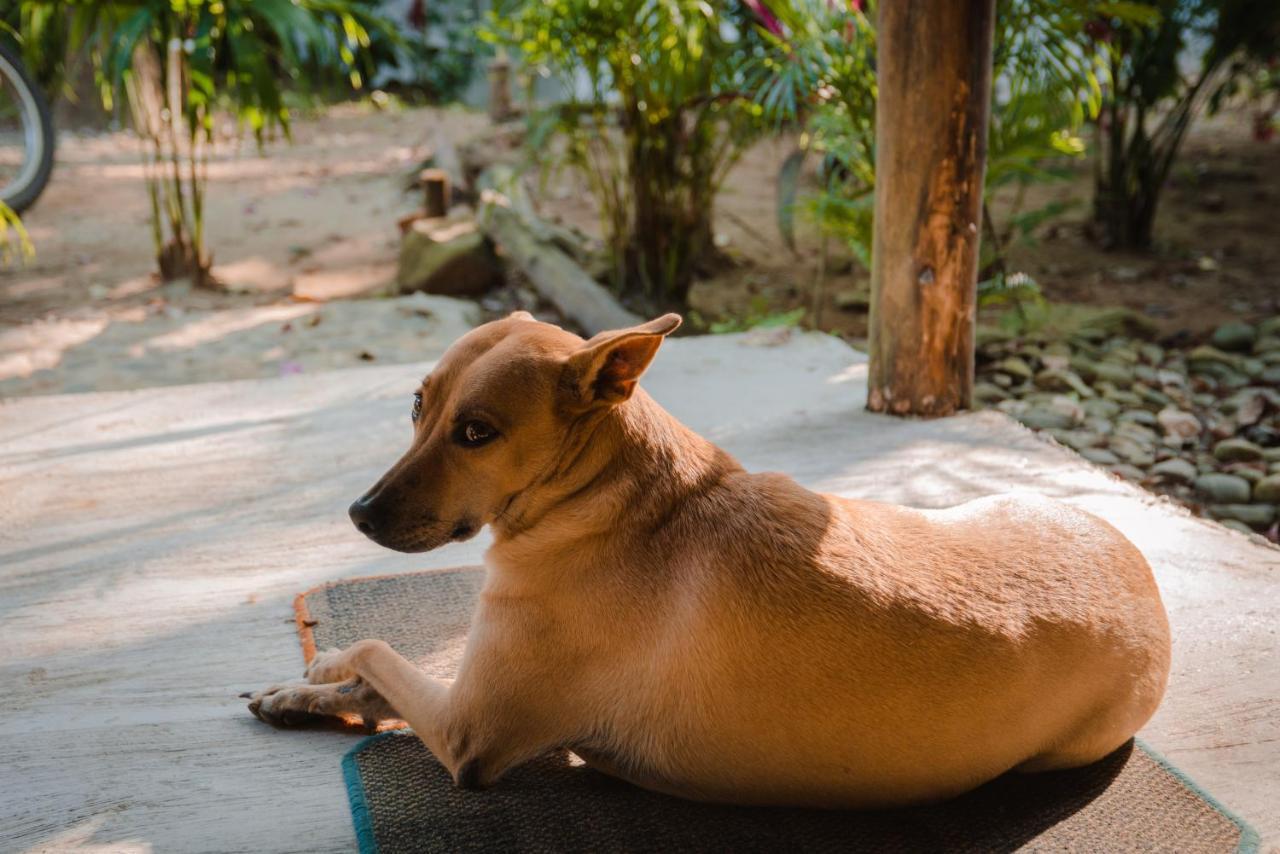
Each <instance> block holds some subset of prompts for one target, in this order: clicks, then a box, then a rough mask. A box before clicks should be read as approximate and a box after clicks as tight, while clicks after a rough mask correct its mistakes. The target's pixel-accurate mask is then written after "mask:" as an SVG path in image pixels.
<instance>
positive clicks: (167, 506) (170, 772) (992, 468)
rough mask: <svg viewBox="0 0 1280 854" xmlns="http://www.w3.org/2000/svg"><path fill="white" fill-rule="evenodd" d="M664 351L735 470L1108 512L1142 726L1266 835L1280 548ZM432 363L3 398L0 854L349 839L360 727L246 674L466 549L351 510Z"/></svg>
mask: <svg viewBox="0 0 1280 854" xmlns="http://www.w3.org/2000/svg"><path fill="white" fill-rule="evenodd" d="M749 341H750V339H749V338H747V339H744V337H743V336H719V337H709V338H691V339H682V340H675V341H671V342H669V343H668V345H667V346H666V347H665V348H664V349H663V351H662V352H661V353H660V354H659V356H658V360H657V363H656V364H655V366H654V368H653V370H652V372H651V374H650V375H649V376H648V377H647V378H646V380H645V385H646V387H647V388H649V390H650V391H651V393H652V394H653V395H654V396H655V397H656V398H657V399H658V400H659V401H661V402H662V403H664V404H665V405H667V406H668V408H670V409H671V410H672V411H673V412H674V413H675V414H676V415H677V416H679V417H680V418H682V419H684V420H685V421H686V422H687V423H689V424H690V425H691V426H693V427H694V428H696V429H698V430H700V431H702V432H703V433H704V434H706V435H707V436H709V437H710V438H712V439H713V440H715V441H717V442H719V443H720V444H721V445H723V446H725V447H726V448H727V449H729V450H730V451H732V452H733V453H735V454H737V455H738V456H739V458H740V459H741V460H742V461H743V462H744V463H745V464H746V465H748V466H749V467H751V468H755V469H773V470H781V471H785V472H789V473H790V474H792V475H794V476H795V477H796V478H798V479H799V480H800V481H802V482H803V483H805V484H806V485H808V486H811V487H814V488H818V489H822V490H827V491H834V492H840V493H844V494H847V495H856V496H864V497H873V498H879V499H885V500H891V501H899V502H904V503H908V504H914V505H919V506H944V505H948V504H952V503H955V502H958V501H961V500H964V499H967V498H970V497H973V496H977V495H982V494H986V493H991V492H997V491H1008V490H1011V489H1027V490H1034V491H1037V492H1043V493H1046V494H1050V495H1055V496H1060V497H1065V498H1067V499H1068V500H1070V501H1072V502H1075V503H1078V504H1080V505H1081V506H1084V507H1087V508H1089V509H1090V510H1092V511H1094V512H1096V513H1098V514H1100V515H1102V516H1103V517H1105V518H1107V519H1109V520H1110V521H1111V522H1113V523H1114V524H1115V525H1117V526H1118V527H1119V528H1121V529H1122V530H1123V531H1124V532H1125V533H1126V534H1127V535H1128V536H1129V537H1131V538H1132V539H1133V540H1134V541H1135V542H1136V543H1137V544H1138V545H1139V546H1140V547H1141V548H1142V550H1143V551H1144V552H1145V553H1146V555H1147V556H1148V558H1149V559H1150V561H1151V563H1152V565H1153V566H1154V567H1155V571H1156V574H1157V576H1158V578H1159V581H1160V584H1161V588H1162V590H1163V592H1164V596H1165V602H1166V605H1167V606H1168V609H1169V612H1170V617H1171V620H1172V623H1173V631H1174V673H1173V677H1172V680H1171V683H1170V687H1169V693H1168V696H1167V697H1166V699H1165V702H1164V705H1163V706H1162V708H1161V710H1160V712H1159V713H1158V714H1157V716H1156V717H1155V719H1154V720H1153V721H1152V722H1151V724H1150V725H1149V726H1148V727H1147V728H1146V729H1145V731H1144V732H1143V733H1142V737H1143V738H1144V739H1145V740H1146V741H1147V742H1148V743H1149V744H1151V745H1152V746H1154V747H1155V748H1156V749H1157V750H1159V751H1160V752H1162V753H1164V754H1165V755H1166V756H1167V757H1169V758H1170V759H1171V760H1172V761H1173V762H1174V763H1176V764H1177V765H1178V766H1180V767H1181V768H1182V769H1184V770H1185V771H1186V772H1187V773H1188V774H1190V775H1191V776H1192V777H1193V778H1194V779H1196V780H1197V781H1198V782H1199V783H1200V784H1201V785H1203V786H1204V787H1205V788H1206V789H1207V790H1208V791H1209V792H1211V793H1212V794H1214V795H1215V796H1217V797H1218V798H1219V799H1220V800H1222V801H1223V802H1224V803H1225V804H1227V805H1228V806H1229V807H1230V808H1232V809H1233V810H1235V811H1237V812H1238V813H1239V814H1240V815H1241V816H1242V817H1244V818H1245V819H1246V820H1248V821H1250V822H1251V823H1252V824H1253V825H1254V826H1255V827H1256V828H1257V829H1258V830H1259V831H1260V832H1261V834H1262V836H1263V839H1264V850H1268V848H1267V845H1268V844H1275V843H1276V842H1277V841H1280V655H1277V634H1276V633H1277V626H1280V550H1275V549H1272V548H1270V547H1268V546H1265V545H1262V544H1260V543H1259V542H1257V541H1254V540H1250V539H1249V538H1246V537H1244V536H1241V535H1239V534H1236V533H1233V532H1230V531H1228V530H1226V529H1224V528H1221V527H1219V526H1216V525H1214V524H1211V523H1208V522H1204V521H1201V520H1198V519H1195V518H1192V517H1190V516H1189V515H1187V514H1186V513H1184V512H1183V511H1181V510H1179V509H1177V508H1175V507H1173V506H1171V505H1169V504H1167V503H1165V502H1163V501H1160V500H1158V499H1156V498H1155V497H1153V496H1151V495H1148V494H1146V493H1143V492H1141V491H1139V490H1138V489H1136V488H1134V487H1132V486H1130V485H1128V484H1125V483H1122V482H1120V481H1118V480H1116V479H1113V478H1111V477H1110V476H1108V475H1106V474H1105V473H1103V472H1101V471H1100V470H1098V469H1095V468H1093V467H1092V466H1090V465H1089V464H1087V463H1085V462H1084V461H1083V460H1081V459H1080V458H1078V457H1076V456H1074V455H1073V454H1071V453H1069V452H1067V451H1065V450H1063V449H1060V448H1058V447H1056V446H1052V445H1050V444H1047V443H1045V442H1043V441H1041V440H1040V439H1038V438H1037V437H1035V436H1034V435H1033V434H1031V433H1029V432H1027V431H1026V430H1024V429H1023V428H1021V427H1019V426H1017V425H1016V424H1014V423H1012V422H1011V421H1009V420H1008V419H1006V418H1004V417H1003V416H1000V415H997V414H995V413H982V414H975V415H966V416H963V417H959V418H952V419H947V420H943V421H932V422H910V421H908V422H904V421H898V420H892V419H887V418H883V417H879V416H873V415H870V414H868V413H866V412H865V411H864V410H863V408H862V407H863V401H864V397H865V393H866V383H865V365H864V364H863V357H862V356H861V355H860V354H858V353H856V352H854V351H853V350H850V349H849V348H847V347H846V346H844V345H843V344H841V343H840V342H838V341H836V340H835V339H832V338H828V337H825V336H821V335H804V336H797V337H795V338H793V339H792V340H791V341H789V342H788V343H785V344H783V345H781V346H775V347H767V346H761V345H760V344H759V343H754V344H753V343H748V342H749ZM424 370H425V366H424V365H416V366H394V367H378V368H362V369H356V370H350V371H341V372H334V373H328V374H318V375H307V376H295V377H286V378H282V379H277V380H251V381H244V382H236V383H220V384H207V385H199V386H186V387H177V388H166V389H149V390H145V391H139V392H119V393H109V394H85V395H72V396H63V397H48V398H32V399H25V400H17V401H10V402H8V403H5V404H3V405H0V685H2V686H3V691H0V719H2V721H3V725H2V726H0V850H3V851H10V850H12V851H27V850H111V851H151V850H155V851H194V850H201V851H205V850H207V851H215V850H216V851H299V850H305V851H340V850H350V849H351V848H352V847H353V845H354V837H353V834H352V830H351V821H350V817H349V814H348V811H347V801H346V796H345V793H344V790H343V785H342V778H341V774H340V772H339V765H338V760H339V756H340V755H341V754H342V753H343V752H344V751H345V750H347V749H348V748H349V747H350V746H351V745H352V744H353V741H354V739H353V737H351V736H347V735H342V734H336V733H332V732H278V731H275V730H272V729H270V728H268V727H266V726H265V725H263V724H260V723H258V722H257V721H256V720H254V719H253V718H252V717H250V716H249V714H248V712H247V711H245V708H244V701H243V700H240V699H238V698H237V696H236V695H237V694H238V693H239V692H240V691H244V690H247V689H252V688H257V687H260V686H262V685H265V684H268V683H271V682H275V681H278V680H280V679H282V678H285V677H293V676H295V675H298V674H299V673H300V671H301V665H302V660H301V654H300V650H299V647H298V642H297V638H296V636H295V634H294V630H293V623H292V613H291V607H290V600H291V597H292V596H293V594H294V593H296V592H298V591H300V590H302V589H305V588H307V587H310V586H312V585H315V584H317V583H320V582H322V581H325V580H328V579H335V578H340V577H347V576H355V575H367V574H372V573H380V572H402V571H409V570H415V569H421V568H425V567H433V566H445V565H452V564H465V563H473V562H477V561H478V559H479V557H480V554H481V552H482V551H483V549H484V547H485V545H486V541H485V539H484V538H483V537H481V538H478V539H477V540H475V541H472V542H471V543H467V544H461V545H453V546H449V547H446V548H444V549H442V550H440V551H438V552H435V553H431V554H428V555H418V556H409V555H401V554H395V553H392V552H388V551H384V550H380V549H379V548H377V547H376V546H374V545H373V544H372V543H370V542H368V541H367V540H365V539H364V538H363V537H361V536H359V535H358V534H356V532H355V531H354V530H353V529H352V528H351V526H350V524H349V523H348V522H347V520H346V514H345V508H346V505H347V504H348V503H349V502H350V501H351V499H352V498H354V497H355V496H356V495H358V494H359V493H360V492H361V491H362V490H363V489H364V488H365V487H366V486H368V485H369V484H370V483H372V482H373V481H374V480H375V479H376V477H377V476H378V475H379V474H381V472H382V471H383V470H384V468H385V467H386V466H387V465H388V464H389V463H390V462H391V461H393V460H394V459H395V458H396V457H397V456H398V455H399V453H400V451H401V450H402V449H403V447H404V446H405V444H406V443H407V440H408V437H409V421H408V413H409V394H410V392H411V391H412V389H413V387H414V385H415V382H416V380H417V378H418V377H419V376H420V375H421V374H422V373H423V372H424Z"/></svg>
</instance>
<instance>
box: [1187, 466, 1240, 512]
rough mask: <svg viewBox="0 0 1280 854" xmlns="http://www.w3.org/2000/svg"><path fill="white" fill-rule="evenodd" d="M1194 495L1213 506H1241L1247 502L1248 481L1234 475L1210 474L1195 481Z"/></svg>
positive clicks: (1203, 475)
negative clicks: (1211, 503)
mask: <svg viewBox="0 0 1280 854" xmlns="http://www.w3.org/2000/svg"><path fill="white" fill-rule="evenodd" d="M1195 487H1196V494H1197V495H1199V496H1200V497H1201V498H1203V499H1205V500H1206V501H1210V502H1213V503H1214V504H1243V503H1245V502H1247V501H1248V500H1249V481H1247V480H1245V479H1244V478H1242V477H1238V476H1236V475H1234V474H1221V473H1219V472H1210V473H1209V474H1202V475H1200V476H1199V477H1197V478H1196V480H1195Z"/></svg>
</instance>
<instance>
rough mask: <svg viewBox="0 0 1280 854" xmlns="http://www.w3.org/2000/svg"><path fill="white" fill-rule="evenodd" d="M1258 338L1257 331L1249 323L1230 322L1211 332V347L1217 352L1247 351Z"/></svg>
mask: <svg viewBox="0 0 1280 854" xmlns="http://www.w3.org/2000/svg"><path fill="white" fill-rule="evenodd" d="M1257 337H1258V330H1257V328H1256V327H1254V326H1253V324H1251V323H1244V322H1242V321H1239V320H1232V321H1230V322H1228V323H1224V324H1222V325H1221V326H1219V327H1218V328H1217V329H1215V330H1213V338H1212V341H1213V346H1215V347H1217V348H1218V349H1219V350H1226V351H1229V352H1238V351H1244V350H1248V349H1249V348H1250V347H1252V346H1253V342H1254V341H1255V340H1256V339H1257Z"/></svg>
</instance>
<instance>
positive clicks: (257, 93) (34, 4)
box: [0, 0, 395, 283]
mask: <svg viewBox="0 0 1280 854" xmlns="http://www.w3.org/2000/svg"><path fill="white" fill-rule="evenodd" d="M0 13H3V17H4V18H5V19H6V20H8V19H10V18H13V17H17V18H18V20H19V23H20V28H19V32H20V33H21V38H22V46H23V50H24V54H25V55H26V56H27V57H29V59H30V60H31V61H32V64H33V67H35V68H37V69H42V74H43V76H44V79H45V81H46V82H47V83H49V84H52V85H56V84H57V82H58V81H59V79H60V78H61V75H62V73H63V72H62V71H61V61H62V57H65V56H67V55H73V54H84V55H88V56H89V57H91V59H92V60H93V62H94V65H95V69H96V76H97V79H98V82H99V87H100V90H101V93H102V97H103V100H104V103H105V104H106V106H107V107H108V109H111V108H113V107H114V106H115V104H116V103H118V102H120V101H121V100H123V102H124V103H126V104H127V106H128V113H129V115H130V117H131V119H132V123H133V126H134V129H135V130H136V131H137V133H138V134H139V135H140V136H141V137H142V139H143V140H144V142H145V145H146V149H147V160H146V177H147V181H146V183H147V190H148V193H149V195H150V199H151V211H152V218H151V224H152V238H153V241H154V243H155V250H156V257H157V261H158V264H159V268H160V273H161V275H162V276H163V277H164V278H176V277H182V276H190V277H192V278H193V279H194V280H195V281H196V282H199V283H206V282H208V281H210V267H211V264H212V259H211V256H210V254H209V251H208V248H207V247H206V245H205V232H204V225H205V222H204V200H205V192H206V187H207V184H208V172H207V165H208V158H209V153H210V150H211V148H212V147H213V145H214V144H215V136H214V122H215V117H216V116H218V115H219V114H227V115H230V116H233V117H234V118H235V119H236V121H237V122H238V123H239V124H240V126H241V127H243V128H246V129H248V130H249V131H250V132H251V133H252V134H253V135H254V137H255V138H256V139H257V140H258V142H259V143H260V144H261V143H262V142H264V141H265V140H266V139H268V138H269V137H271V136H272V135H274V134H275V133H277V132H279V133H281V134H284V135H286V136H287V135H288V133H289V119H290V111H289V107H288V103H287V93H289V92H291V91H294V90H298V89H306V88H308V87H309V86H312V85H314V84H315V76H313V75H311V74H308V73H307V72H308V71H314V70H315V69H331V70H334V71H335V72H336V73H339V74H341V75H342V77H344V78H345V79H346V80H347V81H348V83H349V85H350V86H352V87H355V88H359V87H361V86H362V85H363V83H364V80H365V79H366V78H367V76H368V74H369V73H370V71H371V70H372V67H373V55H372V53H371V52H370V46H371V33H374V32H380V33H381V34H382V35H383V36H385V37H387V38H395V34H394V31H393V30H391V28H390V27H388V26H387V24H386V23H385V22H384V21H383V19H381V18H380V17H378V16H377V15H376V14H375V13H374V12H372V11H371V10H370V8H369V7H368V5H367V4H364V3H359V2H352V0H137V1H136V2H76V0H63V2H54V0H23V2H20V3H10V4H8V5H7V6H6V7H5V8H4V9H0ZM51 50H56V51H58V53H56V54H51V53H49V51H51ZM52 57H57V58H56V59H54V58H52Z"/></svg>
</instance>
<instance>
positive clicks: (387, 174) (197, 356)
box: [0, 106, 485, 396]
mask: <svg viewBox="0 0 1280 854" xmlns="http://www.w3.org/2000/svg"><path fill="white" fill-rule="evenodd" d="M484 122H485V119H484V118H483V117H482V116H478V115H476V114H473V113H468V112H465V111H462V110H425V109H424V110H406V111H401V112H377V111H374V110H372V109H371V108H369V107H355V106H343V107H338V108H334V109H331V110H329V111H327V112H326V113H325V114H323V115H320V116H316V117H311V118H303V119H300V120H298V121H297V123H296V125H295V129H294V139H293V142H292V143H287V142H283V141H280V142H275V143H271V144H269V145H268V146H267V147H266V148H263V149H259V148H258V147H257V146H256V145H254V144H252V143H251V142H241V143H238V144H237V143H234V142H233V143H230V144H225V145H223V146H222V147H221V150H220V151H219V153H218V155H217V156H216V157H215V159H214V160H213V162H212V163H211V167H210V188H209V201H208V209H207V210H208V213H207V219H208V232H209V233H208V244H209V246H210V247H211V249H212V252H213V256H214V261H215V267H214V272H215V274H216V275H217V276H218V277H219V279H221V280H222V282H223V283H225V285H226V288H227V292H225V293H215V292H210V291H204V290H192V289H191V288H190V287H189V286H187V285H186V284H185V283H175V284H170V285H162V284H161V283H160V282H158V281H157V280H156V278H155V277H154V276H153V274H152V269H153V267H154V261H153V259H152V248H151V242H150V236H149V235H150V231H149V226H148V224H147V217H148V210H149V206H148V202H147V196H146V193H145V190H144V185H143V183H142V170H141V166H140V163H139V148H138V144H137V141H136V140H135V139H134V138H133V137H132V136H131V135H129V134H126V133H113V134H95V135H75V134H64V135H63V136H62V138H61V139H60V141H59V142H60V145H59V150H58V163H57V169H56V171H55V173H54V177H53V180H52V181H51V182H50V185H49V187H48V189H47V190H46V192H45V194H44V196H43V197H41V199H40V201H39V203H38V204H37V205H36V206H35V208H33V209H32V210H31V211H29V212H28V214H27V215H26V217H25V218H24V219H25V222H26V225H27V228H28V229H29V231H30V233H31V238H32V241H33V242H34V244H35V247H36V252H37V255H36V258H35V260H34V261H33V262H31V263H28V264H27V265H26V266H25V267H22V268H19V269H6V270H0V395H4V396H13V395H23V394H31V393H51V392H57V391H88V390H107V389H121V388H137V387H142V386H147V385H161V384H172V383H182V382H199V381H205V380H222V379H242V378H248V377H263V376H276V375H278V374H281V373H296V372H298V371H300V370H308V369H312V368H324V367H343V366H347V365H355V364H360V363H362V362H368V361H392V362H405V361H416V360H420V359H423V358H427V357H429V356H430V355H431V354H432V353H434V352H435V350H434V347H435V345H436V343H437V342H435V341H430V342H428V339H430V338H432V336H436V337H441V336H440V333H441V332H442V331H443V332H444V333H445V334H447V335H456V334H457V332H458V331H459V330H460V329H465V328H466V325H467V324H468V323H473V322H474V320H475V318H474V316H473V315H468V314H467V311H468V305H469V304H461V303H457V304H455V303H453V302H452V301H435V300H428V301H426V302H424V301H423V300H422V298H416V297H411V298H400V299H379V300H361V301H359V302H350V303H337V302H333V301H335V300H347V299H349V298H353V297H360V296H364V295H369V294H374V293H377V292H378V291H379V290H380V289H381V288H382V287H383V286H384V285H385V284H386V283H387V282H388V281H389V280H390V279H391V278H392V277H393V275H394V273H395V261H396V253H397V248H398V245H399V232H398V231H397V228H396V220H397V219H398V218H399V217H400V216H402V215H403V214H405V213H408V212H409V211H411V210H412V209H413V208H414V206H415V202H416V199H415V198H414V197H413V196H411V195H408V194H405V193H403V192H401V189H400V188H401V184H402V180H403V176H404V175H405V174H407V173H408V172H409V171H410V170H411V169H412V168H413V167H414V166H415V165H416V164H417V163H419V162H420V161H421V159H422V158H423V157H424V156H425V155H426V152H427V151H428V149H429V142H430V140H431V138H432V136H433V135H434V134H436V133H447V134H451V135H455V136H459V137H462V136H467V135H470V134H472V133H475V132H477V130H478V129H480V128H483V127H484ZM340 305H341V306H342V307H341V308H339V306H340Z"/></svg>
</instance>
